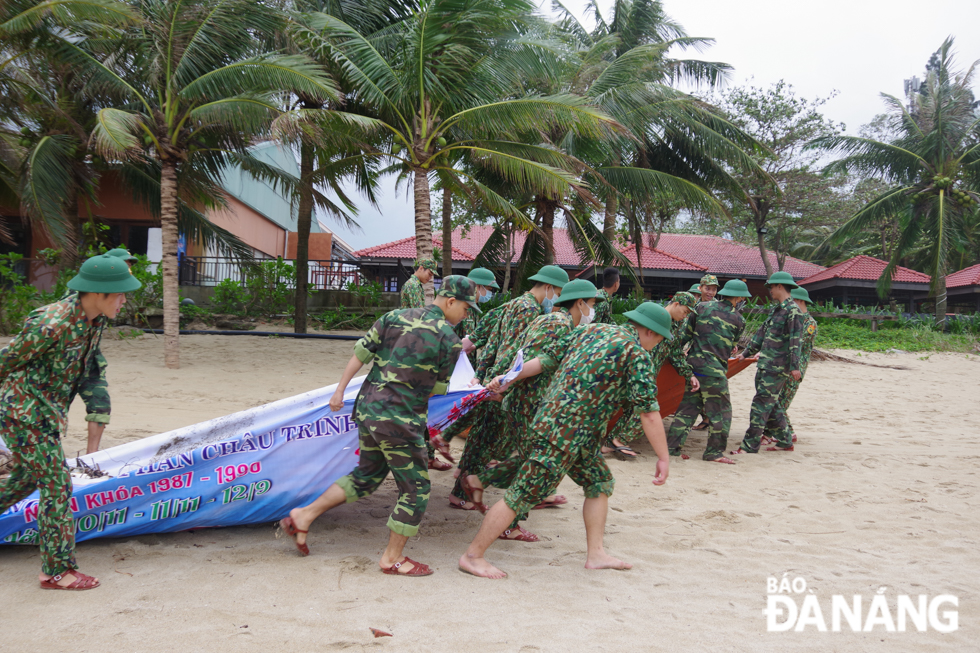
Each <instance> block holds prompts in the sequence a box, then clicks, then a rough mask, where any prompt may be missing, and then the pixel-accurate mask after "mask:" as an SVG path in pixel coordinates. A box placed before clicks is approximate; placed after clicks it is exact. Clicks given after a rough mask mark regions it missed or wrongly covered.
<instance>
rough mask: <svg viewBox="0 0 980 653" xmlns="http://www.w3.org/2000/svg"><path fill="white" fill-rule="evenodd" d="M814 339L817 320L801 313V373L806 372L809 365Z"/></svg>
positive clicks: (815, 337)
mask: <svg viewBox="0 0 980 653" xmlns="http://www.w3.org/2000/svg"><path fill="white" fill-rule="evenodd" d="M801 312H802V311H801ZM816 339H817V321H816V320H815V319H813V316H812V315H810V314H809V313H803V346H802V347H801V351H800V374H801V375H805V374H806V368H807V367H809V365H810V355H811V354H813V342H814V341H815V340H816ZM801 378H802V377H801Z"/></svg>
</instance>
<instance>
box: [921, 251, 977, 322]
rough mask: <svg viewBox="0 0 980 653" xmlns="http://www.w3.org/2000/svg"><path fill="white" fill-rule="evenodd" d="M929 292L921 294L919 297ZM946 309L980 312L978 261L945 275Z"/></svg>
mask: <svg viewBox="0 0 980 653" xmlns="http://www.w3.org/2000/svg"><path fill="white" fill-rule="evenodd" d="M930 294H931V293H926V294H923V295H922V296H921V297H920V299H926V297H928V296H929V295H930ZM929 299H930V300H931V299H932V297H929ZM946 310H947V312H950V313H960V312H974V311H976V312H977V313H980V263H978V264H977V265H972V266H970V267H968V268H964V269H962V270H960V271H959V272H954V273H953V274H948V275H946Z"/></svg>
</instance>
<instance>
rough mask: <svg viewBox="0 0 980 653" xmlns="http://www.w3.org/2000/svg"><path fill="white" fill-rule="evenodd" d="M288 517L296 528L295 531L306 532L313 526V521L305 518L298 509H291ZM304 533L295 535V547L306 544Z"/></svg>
mask: <svg viewBox="0 0 980 653" xmlns="http://www.w3.org/2000/svg"><path fill="white" fill-rule="evenodd" d="M289 516H290V517H292V518H293V524H294V525H295V526H296V530H299V531H308V530H310V526H311V525H312V524H313V520H312V519H309V518H307V517H306V516H305V515H304V514H303V511H302V510H300V509H299V508H293V509H292V510H290V511H289ZM306 535H307V534H306V533H296V545H297V546H299V545H301V544H306Z"/></svg>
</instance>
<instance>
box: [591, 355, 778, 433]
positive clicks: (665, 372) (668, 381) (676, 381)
mask: <svg viewBox="0 0 980 653" xmlns="http://www.w3.org/2000/svg"><path fill="white" fill-rule="evenodd" d="M757 360H759V359H758V357H753V358H746V359H743V360H738V359H735V358H729V359H728V374H727V375H726V376H727V377H728V378H729V379H730V378H732V377H733V376H735V375H736V374H738V373H739V372H741V371H742V370H744V369H745V368H746V367H748V366H749V365H751V364H752V363H754V362H756V361H757ZM685 385H686V382H685V380H684V379H682V378H681V376H680V374H678V373H677V370H675V369H674V366H673V365H671V364H670V363H669V362H665V363H664V364H663V367H661V368H660V374H658V375H657V403H659V404H660V416H661V417H667V416H669V415H673V414H674V412H676V411H677V409H678V407H680V405H681V399H683V398H684V388H685ZM622 415H623V411H621V410H620V411H617V412H616V414H615V415H613V418H612V419H611V420H609V430H608V431H606V432H607V433H609V432H611V431H612V428H613V426H615V425H616V422H618V421H619V418H620V417H622Z"/></svg>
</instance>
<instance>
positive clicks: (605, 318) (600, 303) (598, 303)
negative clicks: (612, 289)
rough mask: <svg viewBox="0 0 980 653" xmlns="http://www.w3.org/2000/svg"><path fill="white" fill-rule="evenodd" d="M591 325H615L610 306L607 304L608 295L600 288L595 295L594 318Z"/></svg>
mask: <svg viewBox="0 0 980 653" xmlns="http://www.w3.org/2000/svg"><path fill="white" fill-rule="evenodd" d="M592 323H593V324H615V322H613V317H612V304H610V303H609V293H607V292H606V290H605V289H604V288H600V289H599V292H597V293H596V294H595V317H594V318H592Z"/></svg>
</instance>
